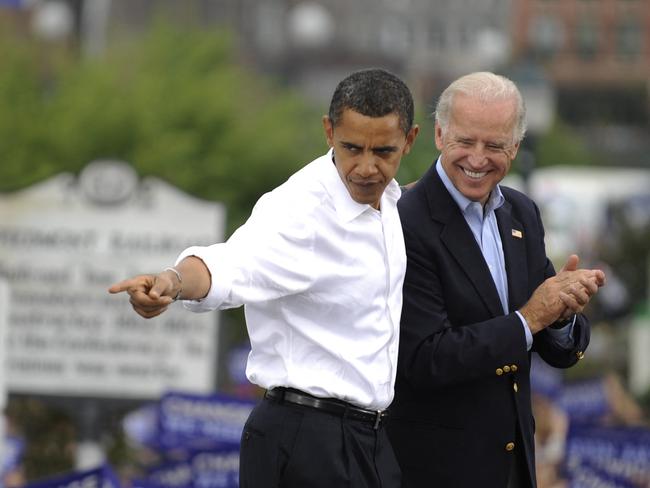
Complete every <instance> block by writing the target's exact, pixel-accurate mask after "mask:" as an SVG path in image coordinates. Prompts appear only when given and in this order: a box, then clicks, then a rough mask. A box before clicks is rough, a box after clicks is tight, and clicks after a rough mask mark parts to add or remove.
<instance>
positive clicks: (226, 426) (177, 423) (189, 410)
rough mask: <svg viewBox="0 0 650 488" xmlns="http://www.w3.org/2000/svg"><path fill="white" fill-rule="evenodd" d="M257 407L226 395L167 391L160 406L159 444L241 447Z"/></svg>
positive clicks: (194, 447)
mask: <svg viewBox="0 0 650 488" xmlns="http://www.w3.org/2000/svg"><path fill="white" fill-rule="evenodd" d="M254 406H255V402H252V401H243V400H239V399H236V398H232V397H228V396H226V395H209V396H206V395H196V394H186V393H175V392H171V393H167V394H165V395H164V396H163V397H162V398H161V400H160V403H159V406H158V429H159V443H160V445H161V446H164V447H167V448H178V447H186V448H192V449H194V450H198V449H203V450H213V449H215V448H219V447H228V446H231V447H232V446H238V445H239V442H240V439H241V433H242V430H243V428H244V424H245V422H246V419H247V418H248V415H249V414H250V412H251V410H252V409H253V407H254Z"/></svg>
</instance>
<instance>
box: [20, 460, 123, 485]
mask: <svg viewBox="0 0 650 488" xmlns="http://www.w3.org/2000/svg"><path fill="white" fill-rule="evenodd" d="M80 487H83V488H120V485H119V483H118V481H117V477H116V476H115V473H114V472H113V470H112V469H111V468H110V467H109V466H108V465H104V466H101V467H99V468H96V469H91V470H88V471H78V472H75V473H70V474H65V475H61V476H57V477H54V478H50V479H45V480H40V481H36V482H33V483H28V484H26V485H25V486H24V488H80Z"/></svg>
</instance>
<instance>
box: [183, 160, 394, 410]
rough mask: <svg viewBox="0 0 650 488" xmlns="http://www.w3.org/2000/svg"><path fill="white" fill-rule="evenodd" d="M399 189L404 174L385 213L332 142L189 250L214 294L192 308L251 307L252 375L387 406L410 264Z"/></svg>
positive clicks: (387, 196) (388, 193) (270, 383)
mask: <svg viewBox="0 0 650 488" xmlns="http://www.w3.org/2000/svg"><path fill="white" fill-rule="evenodd" d="M399 197H400V189H399V186H398V184H397V182H395V181H394V180H393V181H391V182H390V183H389V185H388V186H387V188H386V190H385V191H384V194H383V196H382V198H381V201H380V209H381V211H378V210H375V209H374V208H372V207H371V206H370V205H366V204H360V203H357V202H355V201H354V200H352V198H351V197H350V194H349V193H348V191H347V189H346V187H345V185H344V184H343V182H342V181H341V179H340V176H339V174H338V172H337V170H336V167H335V166H334V163H333V162H332V155H331V151H330V152H329V153H328V154H326V155H324V156H322V157H320V158H318V159H316V160H315V161H313V162H311V163H310V164H308V165H307V166H305V167H304V168H302V169H301V170H300V171H298V172H297V173H295V174H294V175H293V176H292V177H291V178H289V180H288V181H287V182H285V183H284V184H283V185H281V186H279V187H278V188H276V189H275V190H273V191H271V192H269V193H267V194H265V195H263V196H262V197H261V198H260V199H259V201H258V202H257V204H256V205H255V208H254V209H253V212H252V214H251V216H250V218H249V219H248V221H247V222H246V223H245V224H244V225H243V226H241V227H240V228H239V229H238V230H237V231H236V232H235V233H234V234H233V235H232V236H231V237H230V239H228V241H227V242H225V243H220V244H214V245H212V246H208V247H190V248H188V249H186V250H185V251H183V252H182V253H181V255H180V256H179V258H178V261H180V260H181V259H183V258H184V257H186V256H197V257H199V258H201V259H202V260H203V261H204V263H205V264H206V266H207V267H208V269H209V270H210V273H211V275H212V284H211V288H210V291H209V292H208V295H207V296H206V297H205V298H204V299H202V300H199V301H185V302H184V303H185V306H186V307H188V308H189V309H191V310H193V311H206V310H214V309H226V308H231V307H237V306H240V305H245V314H246V324H247V328H248V334H249V337H250V341H251V353H250V355H249V357H248V364H247V367H246V375H247V377H248V379H249V380H250V381H251V382H252V383H255V384H257V385H259V386H261V387H263V388H273V387H276V386H285V387H292V388H297V389H299V390H302V391H305V392H307V393H310V394H312V395H315V396H318V397H333V398H339V399H342V400H345V401H348V402H350V403H353V404H355V405H358V406H360V407H363V408H369V409H373V410H381V409H384V408H386V407H387V406H388V405H389V404H390V402H391V401H392V399H393V387H394V384H395V372H396V367H397V351H398V339H399V320H400V315H401V311H402V283H403V281H404V273H405V269H406V251H405V248H404V238H403V235H402V228H401V224H400V220H399V215H398V213H397V200H398V199H399ZM178 261H177V262H178Z"/></svg>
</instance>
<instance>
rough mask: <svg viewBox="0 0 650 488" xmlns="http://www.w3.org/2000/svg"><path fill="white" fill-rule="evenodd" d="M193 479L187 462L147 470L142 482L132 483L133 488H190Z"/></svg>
mask: <svg viewBox="0 0 650 488" xmlns="http://www.w3.org/2000/svg"><path fill="white" fill-rule="evenodd" d="M193 478H194V477H193V475H192V466H191V465H190V463H189V461H176V462H173V463H166V464H163V465H161V466H157V467H155V468H153V469H151V470H149V473H148V474H147V477H146V478H145V479H144V480H138V481H136V482H134V483H133V485H134V487H133V488H192V487H193V481H192V480H193Z"/></svg>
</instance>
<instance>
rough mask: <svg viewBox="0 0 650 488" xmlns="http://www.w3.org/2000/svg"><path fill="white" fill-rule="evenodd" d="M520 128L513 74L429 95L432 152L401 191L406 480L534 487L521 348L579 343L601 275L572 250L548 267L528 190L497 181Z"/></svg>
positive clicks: (570, 351)
mask: <svg viewBox="0 0 650 488" xmlns="http://www.w3.org/2000/svg"><path fill="white" fill-rule="evenodd" d="M524 133H525V108H524V104H523V101H522V97H521V94H520V92H519V90H518V89H517V87H516V86H515V85H514V84H513V83H512V82H511V81H510V80H508V79H506V78H504V77H501V76H498V75H495V74H492V73H485V72H482V73H473V74H470V75H467V76H464V77H462V78H460V79H458V80H456V81H455V82H454V83H452V84H451V85H450V86H449V87H448V88H447V89H446V90H445V91H444V92H443V94H442V95H441V97H440V100H439V102H438V106H437V108H436V125H435V142H436V146H437V147H438V149H439V150H440V151H441V155H440V158H439V159H438V161H437V162H436V163H435V164H434V165H433V166H432V167H431V168H430V169H429V170H428V172H427V173H426V174H425V175H424V176H423V177H422V179H421V180H420V181H419V182H418V183H417V184H415V185H414V186H413V187H412V188H411V189H410V190H409V191H407V192H406V193H405V195H404V196H402V198H401V199H400V202H399V204H398V208H399V211H400V217H401V220H402V226H403V228H404V237H405V242H406V248H407V257H408V265H407V272H406V278H405V282H404V305H403V310H402V321H401V337H400V353H399V363H398V373H397V384H396V397H395V401H394V403H393V405H392V406H391V421H390V423H389V426H388V429H389V435H390V438H391V441H392V443H393V446H394V449H395V452H396V454H397V457H398V460H399V462H400V465H401V468H402V471H403V486H404V487H405V488H409V487H425V486H426V487H440V488H465V487H466V488H476V487H479V486H480V487H489V488H506V487H526V488H531V487H534V486H536V482H535V462H534V450H533V449H534V444H533V435H534V420H533V417H532V411H531V399H530V379H529V370H530V354H531V351H536V352H537V353H539V355H540V356H541V357H542V359H544V360H545V361H546V362H547V363H549V364H551V365H552V366H555V367H560V368H567V367H570V366H572V365H574V364H575V363H576V362H577V361H578V360H580V359H582V357H583V356H584V350H585V349H586V347H587V344H588V342H589V324H588V322H587V320H586V318H585V317H584V316H583V315H582V313H581V312H582V310H583V308H584V307H585V306H586V305H587V303H588V302H589V300H590V298H591V297H592V296H593V295H594V294H595V293H596V292H597V290H598V288H599V287H600V286H602V285H603V284H604V282H605V275H604V274H603V272H602V271H600V270H589V269H578V257H577V256H575V255H572V256H570V257H569V258H568V260H567V262H566V264H565V265H564V267H563V268H562V270H561V271H560V272H559V273H558V274H557V275H556V273H555V270H554V268H553V265H552V264H551V262H550V260H549V259H548V258H547V256H546V252H545V247H544V229H543V225H542V221H541V219H540V214H539V210H538V208H537V206H536V205H535V203H534V202H533V201H532V200H530V199H529V198H528V197H527V196H525V195H524V194H522V193H520V192H517V191H515V190H512V189H510V188H506V187H501V186H499V182H500V181H501V180H502V179H503V178H504V176H506V174H507V173H508V171H509V170H510V166H511V162H512V160H513V159H514V158H515V156H516V154H517V150H518V148H519V144H520V142H521V140H522V138H523V136H524Z"/></svg>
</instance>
